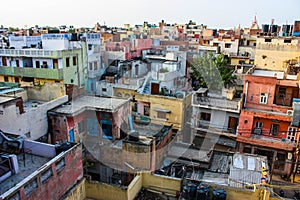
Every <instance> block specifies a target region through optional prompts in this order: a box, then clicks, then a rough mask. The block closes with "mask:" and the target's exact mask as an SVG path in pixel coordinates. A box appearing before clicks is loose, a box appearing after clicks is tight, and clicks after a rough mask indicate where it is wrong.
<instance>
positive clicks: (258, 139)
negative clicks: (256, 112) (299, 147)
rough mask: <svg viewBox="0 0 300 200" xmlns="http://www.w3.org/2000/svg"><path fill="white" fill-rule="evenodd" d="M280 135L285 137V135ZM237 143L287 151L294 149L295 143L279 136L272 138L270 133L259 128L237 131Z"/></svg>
mask: <svg viewBox="0 0 300 200" xmlns="http://www.w3.org/2000/svg"><path fill="white" fill-rule="evenodd" d="M281 133H282V132H281ZM282 134H284V135H287V133H282ZM237 142H243V143H248V144H251V145H256V146H264V147H269V148H275V149H282V150H287V151H292V150H293V149H294V148H295V147H296V141H290V140H287V139H286V138H280V136H272V135H271V134H270V131H268V130H262V129H260V128H254V129H253V130H252V131H251V130H239V134H238V136H237Z"/></svg>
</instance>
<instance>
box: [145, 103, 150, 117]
mask: <svg viewBox="0 0 300 200" xmlns="http://www.w3.org/2000/svg"><path fill="white" fill-rule="evenodd" d="M144 115H146V116H150V106H148V105H144Z"/></svg>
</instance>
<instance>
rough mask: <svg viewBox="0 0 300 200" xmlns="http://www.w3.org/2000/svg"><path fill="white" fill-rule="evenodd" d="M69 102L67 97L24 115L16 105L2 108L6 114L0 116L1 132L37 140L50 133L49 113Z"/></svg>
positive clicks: (42, 105)
mask: <svg viewBox="0 0 300 200" xmlns="http://www.w3.org/2000/svg"><path fill="white" fill-rule="evenodd" d="M67 100H68V98H67V96H63V97H60V98H58V99H55V100H53V101H50V102H47V103H44V104H41V105H38V106H37V107H36V108H31V109H30V110H28V111H27V112H25V113H23V114H20V113H19V111H18V109H17V107H16V105H15V104H12V105H10V106H8V107H5V108H2V109H1V110H3V112H4V114H3V115H0V127H1V130H2V131H4V132H7V133H14V134H18V135H21V136H24V137H26V135H28V134H29V138H30V139H32V140H36V139H38V138H40V137H41V136H44V135H45V134H47V133H48V118H47V111H48V110H51V109H52V108H54V107H56V106H58V105H61V104H63V103H65V102H67ZM16 122H17V123H16ZM25 134H26V135H25Z"/></svg>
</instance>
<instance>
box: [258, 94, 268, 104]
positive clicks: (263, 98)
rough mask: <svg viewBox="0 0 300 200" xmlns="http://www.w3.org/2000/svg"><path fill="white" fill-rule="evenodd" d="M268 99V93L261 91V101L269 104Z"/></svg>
mask: <svg viewBox="0 0 300 200" xmlns="http://www.w3.org/2000/svg"><path fill="white" fill-rule="evenodd" d="M267 101H268V94H267V93H261V94H260V103H263V104H267Z"/></svg>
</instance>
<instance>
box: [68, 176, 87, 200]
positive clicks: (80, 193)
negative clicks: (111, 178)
mask: <svg viewBox="0 0 300 200" xmlns="http://www.w3.org/2000/svg"><path fill="white" fill-rule="evenodd" d="M85 185H86V181H85V179H83V180H82V181H81V182H80V183H79V184H78V185H77V186H76V187H75V188H74V189H72V190H71V191H69V193H68V194H66V195H65V196H66V198H65V200H84V199H86V191H85Z"/></svg>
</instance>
